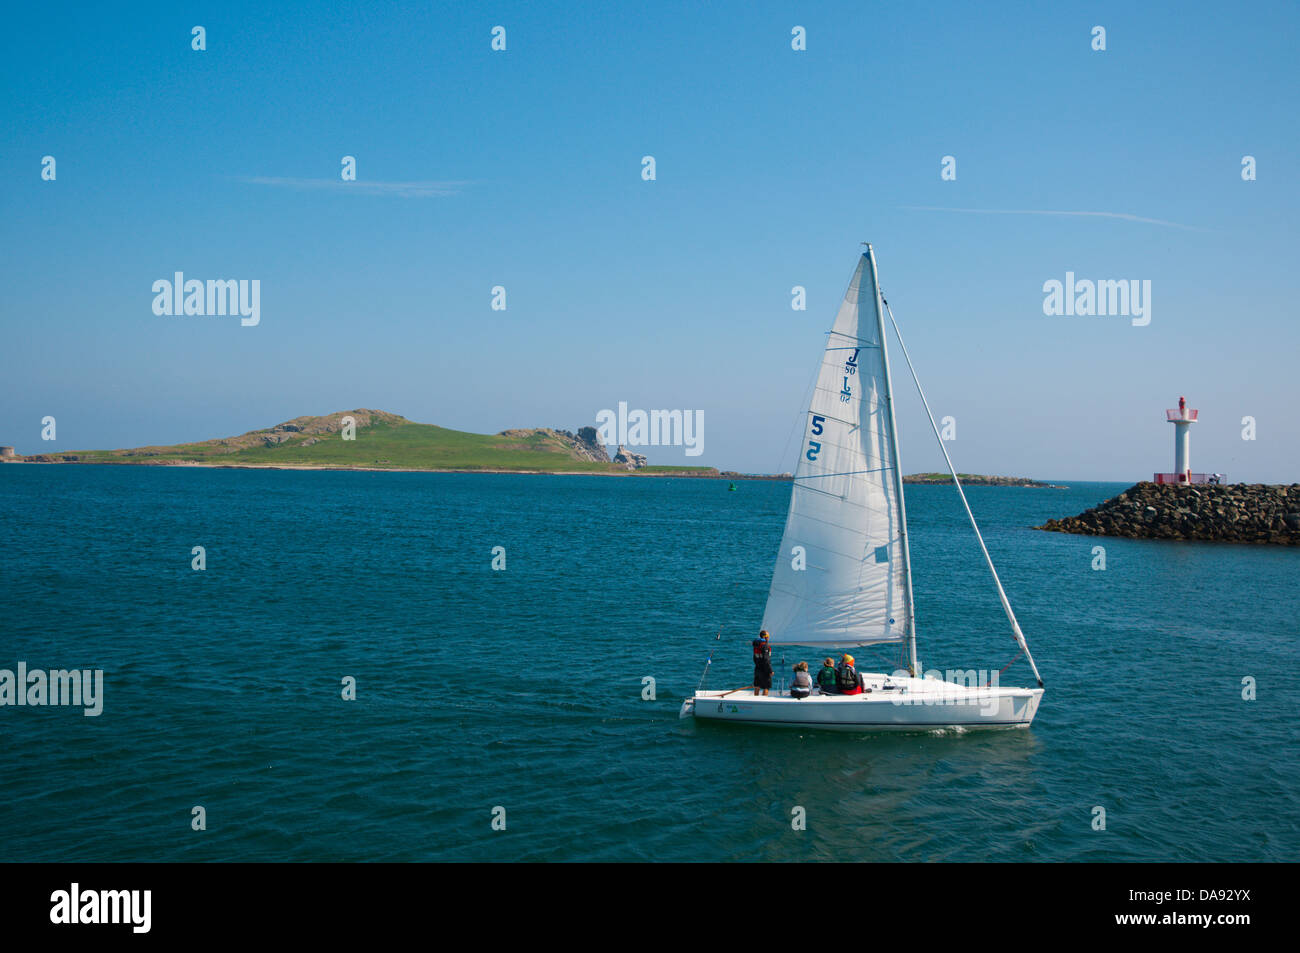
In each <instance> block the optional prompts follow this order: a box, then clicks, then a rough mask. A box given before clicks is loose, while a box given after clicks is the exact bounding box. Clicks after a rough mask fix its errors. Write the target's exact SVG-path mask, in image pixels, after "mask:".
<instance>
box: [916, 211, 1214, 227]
mask: <svg viewBox="0 0 1300 953" xmlns="http://www.w3.org/2000/svg"><path fill="white" fill-rule="evenodd" d="M903 208H904V209H907V210H908V211H912V212H968V213H971V214H975V215H1059V216H1066V217H1080V218H1115V219H1119V220H1120V221H1124V222H1141V223H1142V224H1144V225H1164V226H1165V227H1167V228H1182V229H1186V230H1187V231H1189V232H1207V231H1209V230H1210V229H1208V228H1201V227H1199V226H1196V225H1183V224H1182V223H1180V222H1167V221H1165V220H1164V219H1162V218H1144V217H1143V216H1141V215H1131V214H1129V213H1128V212H1064V211H1055V210H1052V209H1036V208H948V207H946V206H942V205H904V206H903Z"/></svg>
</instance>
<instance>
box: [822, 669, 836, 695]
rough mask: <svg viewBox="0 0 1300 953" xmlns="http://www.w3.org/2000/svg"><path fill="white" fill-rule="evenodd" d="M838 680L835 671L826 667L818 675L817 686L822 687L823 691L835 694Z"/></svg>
mask: <svg viewBox="0 0 1300 953" xmlns="http://www.w3.org/2000/svg"><path fill="white" fill-rule="evenodd" d="M838 678H839V677H838V674H837V673H836V671H835V669H833V668H831V667H830V666H825V665H824V666H822V670H821V671H820V672H818V673H817V684H818V685H820V686H821V687H822V691H826V692H833V691H835V684H836V682H837V681H838Z"/></svg>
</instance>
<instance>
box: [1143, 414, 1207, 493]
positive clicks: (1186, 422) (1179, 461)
mask: <svg viewBox="0 0 1300 953" xmlns="http://www.w3.org/2000/svg"><path fill="white" fill-rule="evenodd" d="M1165 419H1166V420H1167V421H1168V422H1169V423H1171V424H1173V425H1174V472H1173V473H1157V474H1156V475H1155V482H1157V483H1183V484H1186V483H1218V482H1220V480H1221V479H1222V476H1221V475H1220V474H1218V473H1214V474H1210V473H1193V472H1192V449H1191V448H1192V433H1191V431H1192V424H1194V423H1196V411H1195V410H1192V409H1191V408H1190V407H1188V406H1187V399H1186V398H1185V397H1179V398H1178V409H1177V410H1166V411H1165Z"/></svg>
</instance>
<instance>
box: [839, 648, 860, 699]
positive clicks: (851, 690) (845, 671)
mask: <svg viewBox="0 0 1300 953" xmlns="http://www.w3.org/2000/svg"><path fill="white" fill-rule="evenodd" d="M835 687H836V689H837V690H838V691H839V694H841V695H861V694H862V676H861V675H859V674H858V670H857V669H856V668H854V667H853V656H852V655H847V654H846V655H845V656H844V657H843V658H842V659H840V664H839V666H838V667H837V668H836V669H835Z"/></svg>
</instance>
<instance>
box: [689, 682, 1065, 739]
mask: <svg viewBox="0 0 1300 953" xmlns="http://www.w3.org/2000/svg"><path fill="white" fill-rule="evenodd" d="M862 678H863V682H864V685H865V687H866V688H868V689H870V691H864V692H863V693H862V694H861V695H820V694H813V695H810V696H809V697H807V698H802V699H799V698H791V697H790V695H789V693H788V692H781V693H774V694H771V695H755V694H754V693H753V692H752V691H751V690H750V689H748V688H742V689H739V690H737V691H730V692H724V691H706V692H696V693H695V694H694V695H693V696H692V697H690V698H688V699H686V700H685V701H684V702H683V703H682V709H681V717H682V718H690V717H694V718H700V719H704V720H707V721H730V722H738V723H743V724H760V725H771V726H779V727H787V728H818V729H825V730H829V731H889V730H901V731H907V730H911V731H917V730H920V731H925V730H931V729H937V728H964V729H978V728H1028V727H1029V725H1030V723H1031V722H1032V721H1033V720H1034V715H1035V714H1036V713H1037V712H1038V703H1039V701H1040V700H1041V699H1042V697H1043V689H1041V688H1003V687H1000V686H995V687H990V688H971V687H967V686H964V685H955V684H952V683H950V682H943V681H939V680H938V679H920V678H891V677H887V676H885V675H875V674H866V673H864V674H863V676H862Z"/></svg>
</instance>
